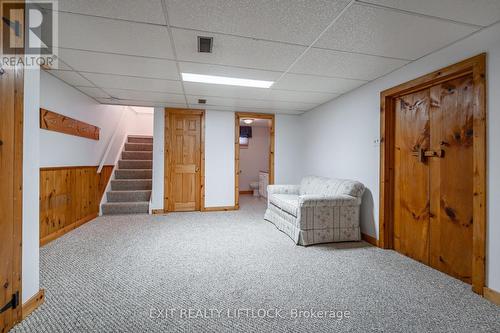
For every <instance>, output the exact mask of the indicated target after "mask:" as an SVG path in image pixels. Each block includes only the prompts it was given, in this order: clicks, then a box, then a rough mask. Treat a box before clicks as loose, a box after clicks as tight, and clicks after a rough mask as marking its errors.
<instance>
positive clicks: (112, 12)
mask: <svg viewBox="0 0 500 333" xmlns="http://www.w3.org/2000/svg"><path fill="white" fill-rule="evenodd" d="M58 3H59V8H58V10H59V11H65V12H71V13H79V14H85V15H93V16H101V17H109V18H115V19H122V20H129V21H137V22H148V23H155V24H166V23H165V16H164V14H163V7H162V5H161V0H140V1H137V0H59V1H58Z"/></svg>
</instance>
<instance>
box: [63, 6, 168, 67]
mask: <svg viewBox="0 0 500 333" xmlns="http://www.w3.org/2000/svg"><path fill="white" fill-rule="evenodd" d="M59 46H60V47H64V48H72V49H81V50H89V51H97V52H109V53H119V54H128V55H138V56H148V57H156V58H168V59H173V58H174V55H173V52H172V47H171V45H170V38H169V35H168V30H167V28H166V27H165V26H160V25H152V24H146V23H135V22H128V21H120V20H112V19H108V18H102V17H92V16H83V15H76V14H68V13H60V15H59Z"/></svg>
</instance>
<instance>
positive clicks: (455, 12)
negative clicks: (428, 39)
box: [364, 0, 500, 26]
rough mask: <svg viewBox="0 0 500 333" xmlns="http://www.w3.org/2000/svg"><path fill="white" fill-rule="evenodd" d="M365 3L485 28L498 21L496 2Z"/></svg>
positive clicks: (499, 12)
mask: <svg viewBox="0 0 500 333" xmlns="http://www.w3.org/2000/svg"><path fill="white" fill-rule="evenodd" d="M364 1H365V2H369V3H373V4H377V5H382V6H387V7H392V8H397V9H401V10H407V11H410V12H414V13H419V14H424V15H430V16H435V17H442V18H445V19H449V20H454V21H460V22H464V23H469V24H476V25H482V26H487V25H490V24H493V23H495V22H497V21H498V20H500V1H498V0H474V1H471V0H439V1H436V0H418V1H415V0H364Z"/></svg>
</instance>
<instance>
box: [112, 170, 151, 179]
mask: <svg viewBox="0 0 500 333" xmlns="http://www.w3.org/2000/svg"><path fill="white" fill-rule="evenodd" d="M152 178H153V170H151V169H117V170H115V179H152Z"/></svg>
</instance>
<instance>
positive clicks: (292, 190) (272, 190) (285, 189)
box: [267, 185, 300, 196]
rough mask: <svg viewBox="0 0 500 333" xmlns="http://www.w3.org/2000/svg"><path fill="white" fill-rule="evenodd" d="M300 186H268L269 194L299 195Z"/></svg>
mask: <svg viewBox="0 0 500 333" xmlns="http://www.w3.org/2000/svg"><path fill="white" fill-rule="evenodd" d="M299 190H300V186H299V185H268V186H267V194H268V196H270V195H271V194H299Z"/></svg>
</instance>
